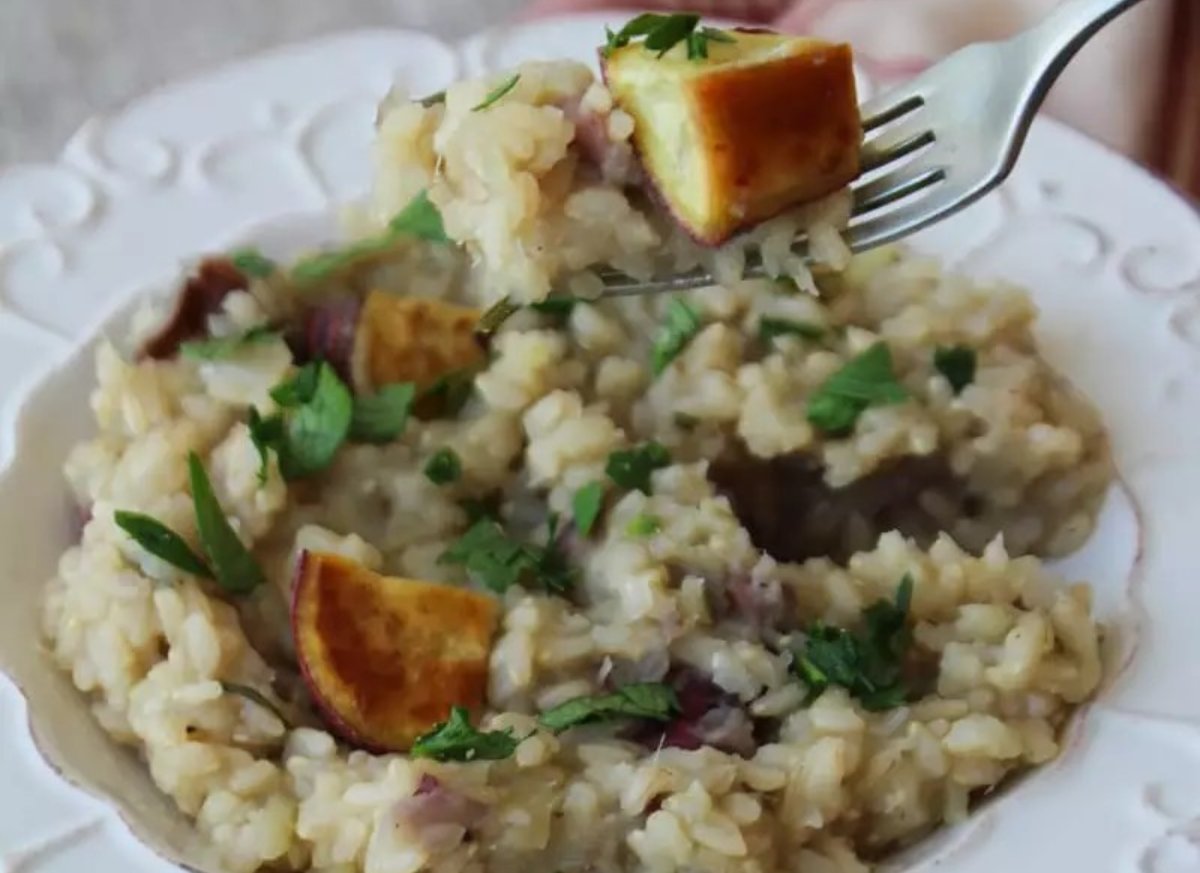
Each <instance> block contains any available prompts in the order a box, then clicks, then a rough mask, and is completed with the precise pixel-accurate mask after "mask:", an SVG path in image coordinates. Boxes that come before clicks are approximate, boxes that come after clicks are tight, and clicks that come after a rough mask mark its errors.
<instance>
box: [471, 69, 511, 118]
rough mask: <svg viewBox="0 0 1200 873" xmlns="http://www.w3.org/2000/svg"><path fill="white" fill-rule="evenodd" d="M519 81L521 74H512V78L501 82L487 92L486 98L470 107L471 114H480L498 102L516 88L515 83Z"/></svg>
mask: <svg viewBox="0 0 1200 873" xmlns="http://www.w3.org/2000/svg"><path fill="white" fill-rule="evenodd" d="M519 81H521V74H520V73H513V75H512V76H510V77H509V78H507V79H505V80H504V81H503V82H501V83H500V84H499V85H497V86H496V87H495V88H493V89H492V90H491V91H489V92H488V95H487V96H486V97H484V98H483V100H482V101H481V102H480V103H477V104H476V105H474V106H472V107H471V111H472V112H482V111H483V110H485V109H487V108H488V107H490V106H491V105H492V104H494V103H495V102H496V101H497V100H499V99H500V98H502V97H503V96H504V95H505V94H507V93H508V92H509V91H511V90H512V89H513V88H515V87H517V82H519Z"/></svg>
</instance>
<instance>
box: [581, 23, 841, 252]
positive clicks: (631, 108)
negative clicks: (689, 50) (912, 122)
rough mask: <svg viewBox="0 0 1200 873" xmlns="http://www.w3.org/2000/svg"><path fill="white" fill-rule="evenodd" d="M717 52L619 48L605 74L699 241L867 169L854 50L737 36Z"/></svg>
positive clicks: (663, 186)
mask: <svg viewBox="0 0 1200 873" xmlns="http://www.w3.org/2000/svg"><path fill="white" fill-rule="evenodd" d="M731 35H732V36H733V37H734V38H735V41H734V42H733V43H715V42H714V43H709V57H708V58H707V59H705V60H689V59H687V57H686V54H685V53H684V51H683V49H682V48H676V49H673V50H672V51H671V52H669V53H668V54H667V55H666V56H664V57H662V58H659V57H657V55H656V53H654V52H651V51H648V50H647V49H645V48H644V47H643V46H641V45H639V44H634V45H628V46H625V47H623V48H620V49H617V50H615V51H613V52H612V53H611V54H610V56H609V57H608V58H607V59H606V61H605V64H604V67H605V79H606V81H607V83H608V87H609V90H610V91H611V92H612V94H613V98H614V100H615V101H616V103H617V105H618V106H620V107H621V108H622V109H624V110H625V111H626V112H628V113H629V114H630V115H632V116H633V119H634V124H635V127H634V135H633V136H634V143H635V145H636V146H637V149H638V152H639V154H640V156H641V159H642V163H643V165H644V167H645V169H646V171H647V175H648V177H649V178H650V180H651V182H652V184H653V185H654V186H655V188H656V190H657V192H658V194H659V196H660V197H661V198H662V199H663V200H664V201H665V204H666V206H667V207H668V208H669V209H670V210H671V212H672V213H673V214H674V216H675V218H676V219H677V220H678V221H679V222H680V223H681V224H682V225H683V226H684V228H685V229H686V230H687V231H688V232H689V233H690V234H691V235H692V236H693V237H694V238H696V239H697V240H698V241H700V242H703V243H706V244H710V245H715V244H718V243H721V242H723V241H725V240H726V239H728V238H729V237H730V236H732V235H733V234H734V233H736V232H737V231H739V230H741V229H744V228H746V227H749V226H751V225H753V224H756V223H758V222H760V221H763V220H765V219H767V218H770V217H771V216H773V215H776V214H777V213H779V212H781V211H783V210H784V209H787V208H788V207H790V206H793V205H798V204H801V203H805V202H808V201H812V200H817V199H819V198H821V197H823V196H825V195H828V194H830V193H832V192H834V191H837V190H838V189H840V188H842V187H844V186H845V185H846V184H848V183H849V182H850V181H851V180H852V179H854V178H855V177H856V176H857V175H858V173H859V148H860V146H861V142H862V123H861V121H860V119H859V114H858V99H857V94H856V91H855V84H854V69H853V62H852V55H851V51H850V47H849V46H847V45H840V44H832V43H827V42H823V41H821V40H816V39H810V38H806V37H791V36H782V35H779V34H773V33H740V32H737V33H732V34H731Z"/></svg>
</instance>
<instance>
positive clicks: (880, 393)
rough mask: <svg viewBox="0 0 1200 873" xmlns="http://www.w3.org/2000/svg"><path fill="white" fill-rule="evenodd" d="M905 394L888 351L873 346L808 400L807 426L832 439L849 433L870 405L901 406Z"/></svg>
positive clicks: (905, 396)
mask: <svg viewBox="0 0 1200 873" xmlns="http://www.w3.org/2000/svg"><path fill="white" fill-rule="evenodd" d="M907 399H908V392H907V391H905V390H904V386H903V385H901V384H900V382H899V381H898V380H897V379H896V373H895V370H894V369H893V367H892V352H891V350H890V349H889V348H888V347H887V344H886V343H884V342H882V341H880V342H877V343H875V345H873V346H871V347H870V348H869V349H867V350H866V351H864V352H862V353H861V354H859V355H858V356H857V357H854V358H851V359H850V360H849V361H847V362H846V363H845V364H844V365H842V368H841V369H840V370H838V371H837V372H836V373H834V374H833V375H832V376H830V377H829V378H828V379H826V380H825V382H824V384H822V385H821V386H820V387H819V388H818V389H817V390H816V391H814V392H813V394H812V396H811V397H809V399H808V408H807V417H808V420H809V422H810V423H811V424H813V425H814V426H815V427H817V428H818V429H820V430H821V431H824V432H825V433H827V434H830V435H832V436H841V435H844V434H846V433H849V432H850V431H851V430H852V429H853V428H854V424H855V422H857V421H858V417H859V416H860V415H862V413H863V412H864V411H865V410H866V409H867V408H869V407H871V406H887V405H890V404H895V403H903V402H904V401H905V400H907Z"/></svg>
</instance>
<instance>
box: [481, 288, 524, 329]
mask: <svg viewBox="0 0 1200 873" xmlns="http://www.w3.org/2000/svg"><path fill="white" fill-rule="evenodd" d="M520 311H521V305H520V304H519V303H513V302H512V301H511V300H510V299H509V298H507V297H502V298H500V300H499V301H497V302H496V303H493V304H492V305H491V306H490V307H489V308H488V309H487V311H486V312H484V313H483V315H481V316H479V321H477V322H475V333H477V334H478V335H480V336H491V335H492V334H494V333H495V332H496V331H497V330H499V329H500V325H502V324H504V322H506V321H508V320H509V319H510V318H512V317H513V316H514V315H516V314H517V313H518V312H520Z"/></svg>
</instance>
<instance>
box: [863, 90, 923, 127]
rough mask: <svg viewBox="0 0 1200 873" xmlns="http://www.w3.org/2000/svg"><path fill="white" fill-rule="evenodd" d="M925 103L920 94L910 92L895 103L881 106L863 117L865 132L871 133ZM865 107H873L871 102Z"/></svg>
mask: <svg viewBox="0 0 1200 873" xmlns="http://www.w3.org/2000/svg"><path fill="white" fill-rule="evenodd" d="M885 96H890V95H885ZM924 105H925V98H924V97H922V96H921V95H920V94H910V95H908V96H907V97H903V98H901V99H899V100H897V101H896V102H895V103H891V104H889V105H887V106H883V107H880V108H879V109H877V110H875V111H873V112H871V114H870V115H869V116H867V117H865V118H863V122H862V126H863V131H864V132H865V133H870V132H871V131H872V130H875V128H877V127H883V126H884V125H885V124H891V123H892V122H893V121H897V120H899V119H901V118H903V117H904V116H906V115H908V114H909V113H910V112H916V111H917V110H918V109H920V108H921V107H922V106H924ZM863 108H864V109H869V108H871V107H870V104H868V106H864V107H863Z"/></svg>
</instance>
